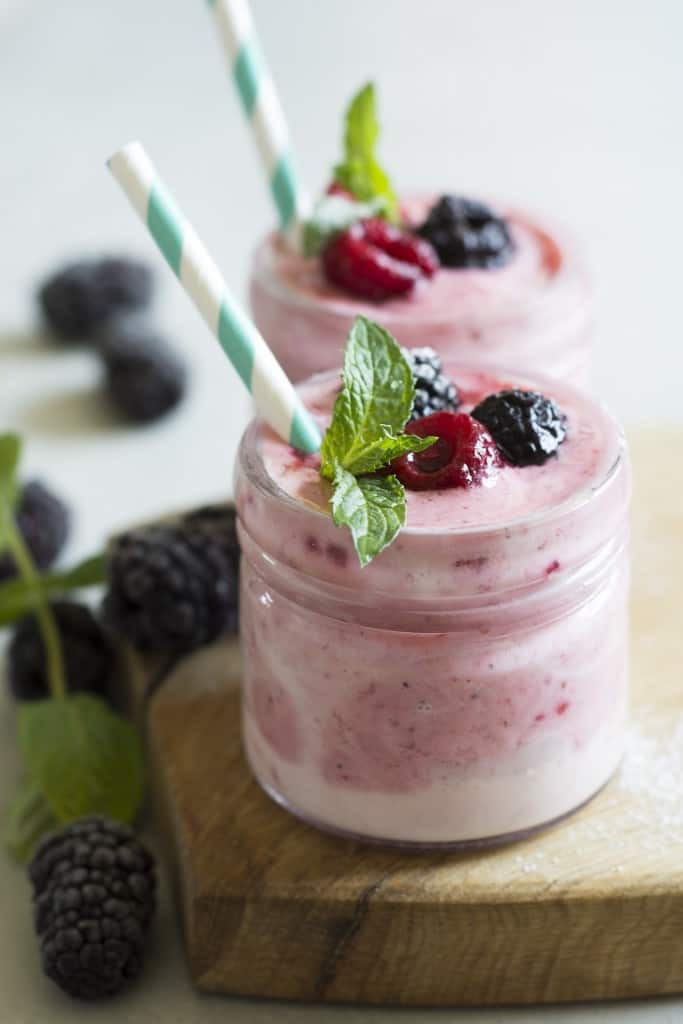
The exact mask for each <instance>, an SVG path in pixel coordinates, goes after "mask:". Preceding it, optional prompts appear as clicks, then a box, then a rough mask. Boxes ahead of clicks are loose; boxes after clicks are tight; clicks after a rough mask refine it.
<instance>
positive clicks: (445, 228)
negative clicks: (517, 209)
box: [417, 196, 514, 267]
mask: <svg viewBox="0 0 683 1024" xmlns="http://www.w3.org/2000/svg"><path fill="white" fill-rule="evenodd" d="M417 233H418V235H420V236H421V237H422V238H426V239H427V240H428V241H429V242H431V243H432V245H433V246H434V248H435V249H436V251H437V253H438V256H439V260H440V261H441V263H442V265H443V266H444V267H500V266H503V264H505V263H507V262H508V260H509V259H510V257H511V256H512V253H513V252H514V243H513V241H512V236H511V234H510V229H509V227H508V225H507V223H506V222H505V221H504V220H503V218H502V217H496V216H495V214H494V213H493V212H492V211H491V210H490V209H489V208H488V206H485V205H484V203H479V202H477V201H476V200H473V199H463V198H462V197H461V196H442V197H441V199H439V200H438V202H437V203H435V205H434V206H433V207H432V208H431V210H430V211H429V213H428V214H427V219H426V220H425V222H424V224H421V225H420V227H419V228H418V229H417Z"/></svg>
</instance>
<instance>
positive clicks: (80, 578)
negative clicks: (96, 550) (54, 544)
mask: <svg viewBox="0 0 683 1024" xmlns="http://www.w3.org/2000/svg"><path fill="white" fill-rule="evenodd" d="M105 568H106V559H105V557H104V555H94V556H93V557H92V558H86V559H85V560H84V561H82V562H79V563H78V565H75V566H74V567H73V569H67V570H65V571H63V572H47V573H43V574H42V575H41V576H39V577H37V578H36V579H30V580H25V579H21V578H19V577H15V578H13V579H10V580H7V582H6V583H2V584H0V626H9V625H11V624H12V623H13V622H16V621H17V619H20V618H21V617H22V616H23V615H26V614H27V613H28V612H31V611H33V610H34V609H35V608H36V607H38V605H40V604H42V603H43V602H44V601H46V600H49V599H50V598H51V597H52V596H54V594H62V593H65V592H66V591H69V590H78V589H80V588H83V587H92V586H95V585H96V584H98V583H103V582H104V580H105V575H106V573H105Z"/></svg>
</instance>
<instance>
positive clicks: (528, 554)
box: [235, 375, 630, 848]
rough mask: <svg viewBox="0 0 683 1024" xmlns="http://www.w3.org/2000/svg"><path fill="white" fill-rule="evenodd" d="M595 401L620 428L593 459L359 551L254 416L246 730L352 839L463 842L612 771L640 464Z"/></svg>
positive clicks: (518, 830) (300, 809) (258, 750)
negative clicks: (284, 467)
mask: <svg viewBox="0 0 683 1024" xmlns="http://www.w3.org/2000/svg"><path fill="white" fill-rule="evenodd" d="M456 379H457V375H456ZM565 391H567V392H572V391H573V389H565ZM303 393H304V396H305V395H306V390H305V389H304V391H303ZM582 401H583V402H584V403H585V405H586V407H588V408H590V409H592V410H594V415H595V416H596V417H597V416H599V417H600V431H601V432H604V433H605V436H606V437H608V438H609V442H606V444H607V443H608V450H609V459H608V462H605V464H604V466H603V469H602V470H601V473H600V476H599V478H594V479H591V480H590V481H589V482H588V483H587V484H586V485H585V486H582V487H580V488H578V489H577V490H576V492H575V493H572V494H571V495H570V497H569V498H565V499H564V500H562V501H560V502H559V503H558V504H556V505H553V506H551V507H548V508H544V509H543V510H542V511H539V512H536V513H534V514H531V515H527V516H524V515H522V516H517V517H516V518H514V519H511V520H510V521H507V522H499V523H496V524H495V525H493V526H491V525H488V526H484V527H481V528H480V527H477V526H468V527H463V528H444V527H441V528H438V529H422V528H411V527H410V525H408V526H407V527H405V528H404V529H403V530H401V532H400V534H399V536H398V537H397V538H396V540H395V541H394V543H393V544H392V545H391V546H390V547H389V548H387V549H386V550H385V551H384V552H382V554H381V555H380V556H378V557H377V558H376V559H375V561H374V562H373V563H372V564H371V565H370V566H368V567H366V568H365V569H360V568H359V566H358V564H357V560H356V558H355V554H354V552H353V548H352V545H351V542H350V538H349V536H348V533H347V531H345V530H340V529H338V528H337V527H335V526H334V524H333V523H332V521H331V519H330V517H329V516H327V515H326V514H324V513H323V512H321V511H320V510H319V509H317V508H315V507H314V506H313V505H309V504H307V503H304V502H303V501H300V500H297V499H295V498H293V497H292V496H290V495H289V494H288V493H286V492H285V491H284V490H283V489H282V488H281V487H280V486H279V485H278V484H277V483H276V481H275V480H274V479H273V477H272V476H270V475H269V473H268V471H267V468H266V465H265V462H264V458H263V451H262V447H263V427H262V425H261V424H260V423H259V422H258V421H256V422H254V423H252V424H251V425H250V427H249V428H248V429H247V431H246V433H245V435H244V438H243V440H242V443H241V447H240V451H239V456H238V460H237V465H236V480H235V498H236V503H237V510H238V526H239V533H240V541H241V544H242V570H241V572H242V577H241V612H240V616H241V638H242V651H243V658H244V676H243V735H244V747H245V751H246V755H247V758H248V760H249V763H250V765H251V768H252V771H253V773H254V775H255V776H256V778H257V780H258V781H259V783H260V784H261V786H262V787H263V788H264V789H265V790H266V792H267V793H269V794H270V795H271V797H273V799H275V800H276V801H277V802H278V803H280V804H281V805H283V806H284V807H286V808H287V809H288V810H290V811H292V812H293V813H294V814H296V815H298V816H299V817H301V818H303V819H304V820H306V821H308V822H310V823H311V824H314V825H316V826H318V827H320V828H323V829H326V830H329V831H332V832H336V833H340V834H343V835H346V836H349V837H352V838H359V839H363V840H369V841H377V842H383V843H391V844H400V845H406V846H415V847H432V846H446V847H454V848H460V847H463V846H468V845H486V844H489V843H495V842H502V841H507V840H511V839H514V838H517V837H520V836H523V835H525V834H527V833H528V832H530V831H533V830H535V829H538V828H541V827H543V826H546V825H548V824H550V823H552V822H554V821H556V820H558V819H560V818H562V817H563V816H564V815H566V814H568V813H569V812H571V811H572V810H574V809H576V808H577V807H579V806H581V805H582V804H583V803H585V802H586V801H587V800H589V799H590V798H591V797H592V796H593V795H594V794H595V793H596V792H597V791H598V790H599V789H600V788H601V787H602V786H603V785H604V784H605V783H606V782H607V780H608V779H609V778H610V776H611V775H612V773H613V772H614V771H615V768H616V767H617V765H618V763H619V760H620V758H621V755H622V749H623V742H624V725H625V713H626V702H627V647H628V643H627V640H628V638H627V595H628V556H627V539H628V523H627V512H628V500H629V494H630V475H629V469H628V461H627V457H626V452H625V448H624V442H623V438H622V436H621V434H620V432H619V431H618V428H617V427H616V425H615V424H614V422H613V421H612V420H611V419H610V418H609V417H608V415H607V414H606V413H605V412H604V410H602V409H601V407H599V406H597V405H595V404H594V403H592V402H589V400H588V399H585V398H584V399H582ZM519 472H524V470H520V471H519Z"/></svg>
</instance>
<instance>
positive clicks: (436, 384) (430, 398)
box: [403, 348, 460, 420]
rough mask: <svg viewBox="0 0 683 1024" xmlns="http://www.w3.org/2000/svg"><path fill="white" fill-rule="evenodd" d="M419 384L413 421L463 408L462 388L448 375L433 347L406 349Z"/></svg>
mask: <svg viewBox="0 0 683 1024" xmlns="http://www.w3.org/2000/svg"><path fill="white" fill-rule="evenodd" d="M403 354H404V355H405V357H406V359H407V360H408V362H409V363H410V369H411V370H412V371H413V379H414V381H415V400H414V401H413V411H412V414H411V417H410V418H411V420H418V419H420V418H421V417H422V416H431V414H432V413H434V412H455V410H456V409H457V408H458V406H459V405H460V398H459V397H458V389H457V388H456V386H455V384H454V383H453V381H452V380H451V379H450V377H446V376H445V375H444V373H443V372H442V371H443V366H442V363H441V357H440V356H439V355H438V354H437V353H436V352H435V351H434V349H433V348H411V349H403Z"/></svg>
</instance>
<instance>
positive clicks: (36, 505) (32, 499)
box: [0, 480, 69, 580]
mask: <svg viewBox="0 0 683 1024" xmlns="http://www.w3.org/2000/svg"><path fill="white" fill-rule="evenodd" d="M15 517H16V521H17V526H18V527H19V530H20V532H21V535H22V536H23V538H24V541H25V542H26V546H27V547H28V549H29V551H30V552H31V556H32V558H33V561H34V562H35V564H36V566H37V568H38V569H48V568H49V567H50V566H51V565H52V563H53V562H54V560H55V559H56V558H57V555H58V554H59V552H60V551H61V550H62V548H63V547H64V544H65V542H66V538H67V536H68V534H69V510H68V509H67V507H66V505H65V504H64V502H63V501H62V500H61V498H58V497H57V496H56V495H55V494H53V493H52V491H50V490H48V488H47V487H46V486H45V485H44V484H42V483H40V481H38V480H32V481H31V482H30V483H27V484H24V486H23V487H22V490H21V493H20V495H19V501H18V503H17V507H16V512H15ZM15 574H16V566H15V564H14V559H13V558H12V556H11V555H10V554H8V553H7V552H4V553H3V554H0V580H4V579H7V578H8V577H10V576H14V575H15Z"/></svg>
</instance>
